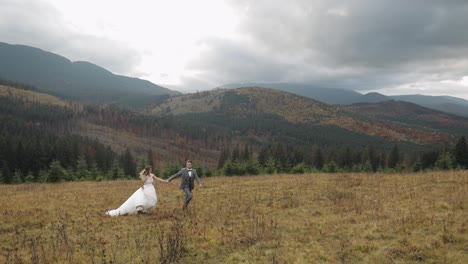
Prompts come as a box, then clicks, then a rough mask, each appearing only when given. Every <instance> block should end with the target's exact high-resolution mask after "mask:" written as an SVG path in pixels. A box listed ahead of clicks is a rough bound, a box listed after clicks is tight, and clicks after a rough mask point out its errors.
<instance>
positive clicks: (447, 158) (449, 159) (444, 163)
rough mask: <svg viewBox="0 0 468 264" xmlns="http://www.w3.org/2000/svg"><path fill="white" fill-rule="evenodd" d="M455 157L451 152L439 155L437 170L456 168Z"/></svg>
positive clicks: (436, 164)
mask: <svg viewBox="0 0 468 264" xmlns="http://www.w3.org/2000/svg"><path fill="white" fill-rule="evenodd" d="M454 163H455V161H454V157H453V156H452V155H451V154H450V152H448V151H445V152H443V153H441V154H440V155H439V158H438V159H437V161H436V163H435V165H434V166H435V168H436V169H439V170H451V169H453V168H454Z"/></svg>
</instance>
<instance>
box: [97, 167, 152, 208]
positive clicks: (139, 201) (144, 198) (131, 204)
mask: <svg viewBox="0 0 468 264" xmlns="http://www.w3.org/2000/svg"><path fill="white" fill-rule="evenodd" d="M157 202H158V197H157V196H156V189H155V188H154V186H153V174H151V176H148V177H146V181H145V184H144V188H139V189H138V190H136V191H135V192H134V193H133V194H132V196H130V198H128V199H127V201H125V202H124V203H123V204H122V205H121V206H120V207H119V208H117V209H114V210H110V211H107V212H106V214H107V215H110V216H118V215H133V214H138V212H142V213H146V212H148V211H149V210H151V209H153V208H155V207H156V203H157Z"/></svg>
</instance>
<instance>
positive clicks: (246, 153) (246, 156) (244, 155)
mask: <svg viewBox="0 0 468 264" xmlns="http://www.w3.org/2000/svg"><path fill="white" fill-rule="evenodd" d="M249 159H250V151H249V146H248V145H247V144H245V146H244V151H242V160H243V161H248V160H249Z"/></svg>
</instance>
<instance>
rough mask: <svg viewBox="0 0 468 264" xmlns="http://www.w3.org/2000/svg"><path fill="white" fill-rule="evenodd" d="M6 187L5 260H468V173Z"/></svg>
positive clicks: (1, 226) (0, 242)
mask: <svg viewBox="0 0 468 264" xmlns="http://www.w3.org/2000/svg"><path fill="white" fill-rule="evenodd" d="M202 181H203V184H204V186H203V188H196V189H195V190H194V199H193V201H192V203H191V204H190V208H189V210H188V211H182V209H181V207H182V202H183V193H182V191H181V190H179V189H178V183H179V182H178V181H174V182H172V183H171V184H163V183H160V182H156V183H155V186H156V190H157V194H158V206H157V208H156V209H155V210H153V211H151V212H150V213H147V214H139V215H134V216H120V217H113V218H111V217H108V216H106V215H105V214H104V212H105V211H106V210H108V209H114V208H117V207H118V206H120V204H121V203H123V202H124V201H125V200H126V199H127V198H128V197H129V196H130V195H131V194H132V193H133V192H134V191H135V190H136V188H138V187H139V182H138V181H137V180H133V181H131V180H125V181H109V182H68V183H58V184H22V185H0V252H1V254H0V263H468V192H467V183H468V171H452V172H440V173H439V172H428V173H421V174H304V175H273V176H267V175H264V176H252V177H250V176H244V177H213V178H203V179H202Z"/></svg>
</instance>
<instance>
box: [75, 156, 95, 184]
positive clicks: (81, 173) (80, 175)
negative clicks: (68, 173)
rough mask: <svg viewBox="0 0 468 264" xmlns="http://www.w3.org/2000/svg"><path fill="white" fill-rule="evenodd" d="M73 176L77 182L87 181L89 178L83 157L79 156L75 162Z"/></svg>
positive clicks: (86, 164)
mask: <svg viewBox="0 0 468 264" xmlns="http://www.w3.org/2000/svg"><path fill="white" fill-rule="evenodd" d="M75 175H76V178H77V179H79V180H88V179H90V178H91V177H90V174H89V170H88V163H87V162H86V160H85V157H84V156H83V155H81V156H79V158H78V161H77V162H76V173H75Z"/></svg>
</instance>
